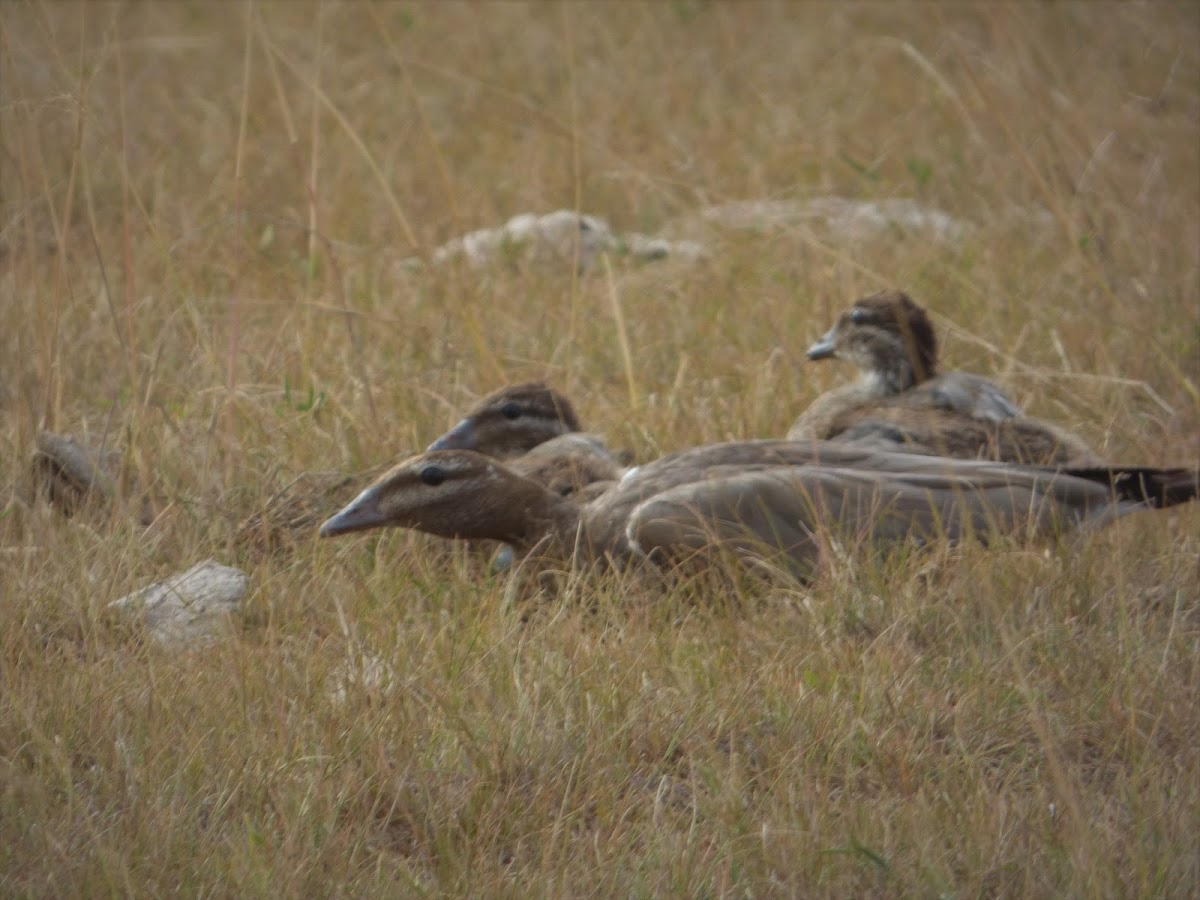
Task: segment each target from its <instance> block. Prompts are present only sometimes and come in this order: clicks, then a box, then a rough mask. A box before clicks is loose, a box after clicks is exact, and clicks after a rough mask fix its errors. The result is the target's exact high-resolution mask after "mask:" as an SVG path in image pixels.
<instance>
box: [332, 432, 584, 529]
mask: <svg viewBox="0 0 1200 900" xmlns="http://www.w3.org/2000/svg"><path fill="white" fill-rule="evenodd" d="M571 509H572V507H571V505H570V503H569V501H566V500H562V499H561V498H559V497H557V496H556V495H554V494H551V493H550V492H548V491H547V490H546V489H545V488H544V487H542V486H541V485H539V484H537V483H535V482H533V481H530V480H529V479H527V478H524V477H522V476H520V475H518V474H516V473H514V472H512V471H510V470H509V469H507V468H506V467H504V466H503V465H501V464H500V463H498V462H496V461H495V460H494V459H491V458H489V457H487V456H484V455H482V454H480V453H476V452H474V451H471V450H437V451H431V452H427V453H423V454H421V455H420V456H414V457H412V458H411V459H407V460H405V461H404V462H401V463H398V464H397V465H395V466H393V467H392V468H391V469H389V470H388V471H387V472H385V473H384V474H383V475H381V476H380V477H379V478H378V479H376V480H375V482H374V483H372V484H371V485H370V486H369V487H368V488H367V489H366V490H364V491H363V492H362V493H361V494H359V495H358V496H357V497H355V498H354V500H352V501H351V502H350V503H349V504H348V505H347V506H345V507H344V508H343V509H342V510H341V511H340V512H338V513H337V514H336V515H334V516H332V517H331V518H329V519H327V520H326V521H325V523H324V524H323V525H321V529H320V532H319V534H320V536H321V537H335V536H337V535H341V534H349V533H350V532H353V531H365V530H368V529H372V528H383V527H387V526H395V527H400V528H414V529H416V530H418V531H424V532H426V533H427V534H433V535H437V536H438V537H444V538H465V539H468V540H497V541H505V542H508V543H513V544H517V545H519V546H520V545H525V544H527V543H530V542H531V541H535V540H537V539H538V538H540V537H541V536H543V535H544V534H546V533H547V532H549V531H550V530H552V528H553V527H554V526H555V525H557V524H558V518H564V519H569V518H570V517H571V515H572V513H571ZM575 515H576V517H577V515H578V514H577V513H576V514H575ZM565 524H567V525H569V524H570V523H569V522H567V523H565Z"/></svg>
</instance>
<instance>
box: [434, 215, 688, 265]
mask: <svg viewBox="0 0 1200 900" xmlns="http://www.w3.org/2000/svg"><path fill="white" fill-rule="evenodd" d="M577 244H578V265H579V269H580V271H587V270H588V269H591V268H592V267H593V266H594V265H595V264H596V260H597V258H598V257H599V255H600V254H601V253H604V252H611V253H614V254H620V253H628V254H629V255H630V256H632V257H633V258H635V259H637V260H639V261H641V262H650V261H653V260H658V259H665V258H667V257H672V258H679V259H683V260H685V261H687V262H695V261H697V260H699V259H702V258H704V257H705V256H706V255H707V251H706V250H705V248H704V247H703V246H702V245H700V244H698V243H696V242H695V241H670V240H666V239H664V238H653V237H649V236H647V235H643V234H637V233H631V234H629V235H627V236H621V235H618V234H615V233H614V232H613V230H612V228H610V227H609V225H608V223H607V222H606V221H604V220H603V219H601V218H598V217H596V216H588V215H583V214H581V213H576V212H572V211H571V210H568V209H560V210H556V211H555V212H552V213H547V214H546V215H542V216H539V215H535V214H533V213H521V214H520V215H516V216H513V217H512V218H511V219H509V220H508V221H507V222H505V223H504V224H503V225H501V226H500V227H499V228H482V229H480V230H479V231H472V232H470V233H469V234H464V235H463V236H462V237H457V238H455V239H454V240H452V241H448V242H447V243H445V244H442V246H440V247H438V248H437V249H436V250H434V251H433V256H432V259H433V262H434V264H436V265H441V264H444V263H447V262H450V261H452V260H455V259H459V258H464V259H465V260H466V261H467V263H468V264H469V265H470V266H471V267H473V268H483V267H485V266H489V265H493V264H495V263H497V262H502V261H505V260H510V259H521V260H522V261H525V262H528V263H531V264H533V265H535V266H541V267H547V266H550V267H555V268H561V267H563V266H569V265H571V264H572V263H573V262H576V252H577V251H576V245H577Z"/></svg>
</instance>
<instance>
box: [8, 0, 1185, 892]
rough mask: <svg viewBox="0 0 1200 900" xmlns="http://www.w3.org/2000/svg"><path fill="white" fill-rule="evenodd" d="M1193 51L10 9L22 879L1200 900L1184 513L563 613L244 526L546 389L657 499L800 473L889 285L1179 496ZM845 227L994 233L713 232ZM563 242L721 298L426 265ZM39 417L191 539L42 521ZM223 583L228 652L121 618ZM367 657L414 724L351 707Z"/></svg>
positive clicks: (838, 32) (703, 23)
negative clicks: (641, 236) (177, 642)
mask: <svg viewBox="0 0 1200 900" xmlns="http://www.w3.org/2000/svg"><path fill="white" fill-rule="evenodd" d="M1198 48H1200V8H1198V7H1197V6H1196V5H1193V4H1189V5H1184V4H1180V5H1166V4H1122V5H1111V6H1110V5H1102V4H1092V3H1088V4H1079V5H1069V4H1054V5H1045V6H1043V5H1038V6H1033V5H1018V6H1005V5H1002V4H981V5H978V6H974V7H972V6H956V7H938V6H913V5H903V4H899V3H887V4H882V5H878V6H850V5H846V4H838V5H836V6H835V5H833V4H829V5H824V4H818V3H806V4H799V3H797V4H787V3H782V4H762V5H759V4H753V5H749V4H739V5H736V6H735V5H732V4H730V5H722V4H710V3H704V2H699V0H676V2H673V3H662V4H654V5H640V4H633V3H628V4H594V5H582V4H565V5H563V4H557V5H556V4H550V3H544V4H543V3H534V4H501V3H488V4H477V5H466V4H464V5H456V4H450V3H437V4H429V5H424V4H412V3H406V4H375V5H373V6H369V5H365V4H363V5H360V4H353V3H332V2H331V3H326V4H325V5H324V6H313V5H304V4H301V3H288V4H281V5H272V4H254V5H245V4H240V3H233V2H228V3H208V4H205V3H199V2H194V3H184V2H180V3H120V4H115V5H104V4H99V3H85V4H81V5H72V4H68V3H49V2H40V3H16V2H12V3H5V4H4V5H3V6H0V129H2V130H0V150H2V157H0V229H2V231H0V376H2V377H0V598H2V602H0V893H3V894H5V895H41V896H45V895H59V896H76V895H83V896H89V895H113V894H125V893H145V894H150V895H163V894H168V893H171V892H174V891H177V890H181V891H182V892H184V893H186V894H208V895H218V896H247V895H250V896H253V895H259V896H320V895H326V894H333V893H353V894H359V895H377V896H396V895H416V894H425V893H429V894H434V895H451V896H463V895H507V896H529V895H535V896H577V895H599V896H634V895H637V896H648V895H657V896H661V895H701V896H718V895H720V896H725V895H736V896H749V895H753V896H788V895H793V896H836V897H845V896H853V895H864V894H871V895H877V896H935V895H944V896H955V897H973V896H1009V897H1012V896H1081V897H1082V896H1087V897H1117V896H1126V897H1132V896H1138V897H1152V896H1162V897H1181V896H1186V895H1189V894H1193V895H1194V894H1195V893H1196V892H1197V890H1198V889H1200V888H1198V885H1200V852H1198V849H1197V848H1198V847H1200V824H1198V823H1200V700H1198V698H1200V598H1198V593H1200V590H1198V588H1197V584H1198V581H1200V572H1198V569H1200V511H1198V510H1197V509H1183V510H1179V511H1172V512H1170V513H1162V514H1154V515H1143V516H1137V517H1133V518H1131V519H1127V520H1125V521H1123V522H1122V523H1120V526H1119V527H1116V528H1113V529H1110V530H1109V531H1107V532H1105V533H1102V534H1100V535H1097V536H1095V537H1093V538H1089V539H1088V540H1086V541H1078V542H1066V543H1063V544H1061V545H1054V546H1040V545H1039V546H1036V547H1032V548H1029V547H1025V548H1022V547H1019V546H1016V545H1013V546H1011V547H1007V548H999V549H997V550H994V551H989V552H985V551H982V550H980V549H979V548H973V547H965V548H960V549H948V548H941V549H939V550H935V551H933V552H932V553H928V554H924V555H921V556H917V557H911V558H892V559H889V560H884V561H874V562H872V561H869V560H849V561H843V562H842V563H841V564H840V565H838V566H836V567H835V569H834V570H833V571H830V572H828V573H826V574H825V575H824V576H823V577H822V578H821V579H820V580H819V581H818V583H816V584H814V585H811V586H808V587H800V586H795V585H793V586H787V585H784V586H775V587H772V588H770V589H766V588H763V587H762V586H761V585H746V586H744V587H743V588H742V589H740V590H738V591H722V592H716V591H708V592H706V591H704V590H695V589H693V590H681V591H679V592H677V593H673V594H670V595H667V596H662V595H649V594H647V593H646V592H644V591H638V590H636V589H634V588H631V587H629V586H628V585H624V584H621V583H619V582H617V583H611V584H604V585H601V586H599V587H597V588H593V587H588V586H583V587H582V588H581V590H580V591H579V592H578V594H577V595H575V596H571V597H566V598H561V599H558V600H542V601H540V602H529V601H522V600H518V599H515V598H514V597H513V596H511V592H510V591H508V590H507V586H506V584H505V582H504V581H503V580H502V579H489V578H486V577H480V576H479V575H478V573H477V568H478V567H477V566H476V564H475V563H474V562H473V560H471V559H470V558H468V557H466V556H465V555H463V554H460V553H446V552H444V551H442V550H440V549H438V548H436V547H435V546H434V542H432V541H429V540H424V539H420V538H416V537H413V536H411V535H406V534H401V533H388V534H381V535H375V536H364V537H359V538H355V539H347V540H342V541H336V542H323V543H318V542H316V541H315V540H309V541H302V542H301V543H300V545H299V546H297V547H296V548H295V549H294V550H293V551H291V552H281V553H277V554H274V555H269V556H268V555H262V554H257V553H255V552H254V551H252V550H251V549H249V548H246V547H244V546H242V545H240V544H238V543H236V541H235V540H234V535H235V529H236V526H237V524H238V522H239V521H240V520H242V519H243V518H244V517H245V516H247V515H249V514H251V513H253V512H254V511H255V510H257V509H259V508H261V505H262V503H263V501H264V498H266V497H267V496H269V495H270V493H271V492H272V491H273V490H275V489H276V488H278V487H279V486H280V485H282V484H284V483H286V482H287V481H288V480H289V479H290V478H291V477H292V476H293V475H295V474H296V473H298V472H300V471H303V470H306V469H341V470H347V471H353V470H355V469H357V468H365V467H367V466H370V465H373V464H376V463H379V462H381V461H383V460H386V459H388V458H391V457H395V456H397V455H400V454H402V453H404V452H405V451H406V450H408V449H411V448H414V447H420V446H423V445H424V444H426V443H427V442H428V441H429V440H430V439H431V438H432V437H433V436H435V435H436V434H437V433H439V432H440V431H442V430H443V429H444V428H445V427H446V426H447V425H449V424H450V423H451V422H452V421H453V420H454V419H455V417H456V414H457V413H458V412H459V411H460V410H461V409H462V407H464V406H465V405H468V404H470V403H471V402H472V401H473V400H474V399H475V398H476V397H478V396H479V394H481V393H482V392H485V391H487V390H490V389H492V388H493V387H495V386H496V385H497V384H499V383H503V382H507V381H513V380H518V379H524V378H528V377H542V378H546V379H549V380H551V381H552V382H553V383H555V384H556V385H558V386H559V387H561V388H563V389H564V390H566V391H567V392H568V393H569V394H570V395H571V396H572V397H573V398H575V400H576V402H577V403H578V405H579V407H580V410H581V412H582V414H583V415H584V417H585V421H586V423H587V424H588V425H589V426H591V427H592V428H594V429H595V430H597V431H600V432H603V433H605V434H607V436H608V437H609V439H610V440H611V442H612V443H614V444H616V445H618V446H627V447H629V448H631V449H632V450H633V451H634V452H635V453H636V454H637V456H638V457H639V458H642V459H645V458H650V457H652V456H653V455H654V454H655V453H656V452H658V451H660V450H663V449H670V448H675V447H680V446H685V445H689V444H694V443H697V442H703V441H713V440H719V439H725V438H741V437H754V436H769V435H779V434H782V433H783V432H784V431H785V430H786V428H787V426H788V424H789V423H790V421H791V420H792V418H793V417H794V416H795V414H796V413H797V412H798V411H799V410H800V409H801V408H803V406H804V404H806V403H807V402H808V401H809V400H811V398H812V397H814V396H815V395H816V394H817V393H818V392H819V391H821V390H823V389H825V388H827V387H829V386H832V385H833V384H835V383H838V382H840V381H841V380H842V379H843V378H845V377H846V375H847V373H846V372H845V371H843V370H842V369H840V368H839V367H837V366H835V365H831V364H825V365H824V366H822V367H816V366H805V365H804V364H803V361H802V357H803V348H804V347H805V346H806V345H807V343H808V342H809V341H811V340H812V339H813V338H815V337H816V336H817V335H818V334H819V333H820V332H822V331H823V330H824V328H825V327H826V326H827V324H828V323H829V322H830V321H831V319H832V315H833V314H834V313H835V312H836V311H838V310H839V309H841V308H842V307H843V306H844V305H846V304H847V303H848V301H849V300H850V299H851V298H853V297H854V296H856V295H858V294H861V293H865V292H868V291H872V290H876V289H878V288H880V287H883V286H889V285H895V286H902V287H905V288H907V289H909V290H910V291H911V292H912V293H913V294H914V295H915V296H917V297H918V298H919V299H920V300H921V301H923V302H925V303H926V304H928V305H929V306H930V307H931V308H932V309H933V310H934V311H935V312H936V313H937V316H938V318H937V322H938V325H939V327H940V328H941V330H942V333H943V335H944V337H945V340H944V343H945V355H946V357H947V360H948V362H949V363H950V364H951V365H952V366H955V367H961V368H968V369H971V370H974V371H978V372H981V373H985V374H989V375H993V376H995V377H997V378H998V379H1000V380H1001V381H1002V382H1003V383H1004V384H1005V385H1006V386H1007V387H1009V388H1010V389H1011V392H1012V394H1013V396H1014V398H1015V399H1017V400H1018V401H1019V402H1021V403H1023V404H1025V405H1026V406H1027V407H1028V408H1029V409H1030V410H1031V411H1033V412H1035V413H1037V414H1039V415H1043V416H1046V417H1049V418H1053V419H1055V420H1056V421H1059V422H1062V423H1063V424H1066V425H1068V426H1069V427H1072V428H1075V429H1077V430H1078V431H1079V432H1080V433H1082V434H1083V435H1084V436H1086V438H1087V439H1089V440H1090V441H1092V442H1093V443H1094V444H1095V445H1096V446H1097V447H1098V448H1099V449H1100V450H1101V451H1102V452H1103V453H1104V454H1106V455H1107V456H1109V457H1110V458H1112V459H1115V460H1121V461H1127V462H1139V463H1148V464H1171V463H1175V464H1179V463H1187V462H1190V463H1192V464H1195V463H1196V461H1197V458H1198V456H1200V451H1198V447H1197V439H1198V436H1200V395H1198V392H1197V385H1198V384H1200V358H1198V346H1200V282H1198V274H1197V273H1198V253H1200V149H1198V148H1200V49H1198ZM818 196H839V197H845V198H849V199H856V200H867V201H870V200H881V199H886V198H895V197H912V198H915V199H917V200H918V201H919V202H921V203H922V204H927V205H928V206H930V207H936V208H939V209H942V210H945V211H946V212H948V213H949V214H951V215H953V216H955V217H957V218H959V219H962V220H964V221H969V222H970V223H972V224H973V226H974V227H973V229H972V230H971V231H970V232H969V233H968V234H966V235H965V236H963V237H961V238H958V239H954V240H949V241H944V240H937V239H935V238H934V237H932V236H930V235H929V234H926V233H922V232H921V231H919V230H915V231H914V230H906V229H904V228H900V227H895V228H892V229H889V230H887V231H886V232H885V233H883V234H881V235H877V236H876V237H875V238H861V239H849V238H846V237H844V236H839V235H837V234H833V233H830V232H829V231H828V230H823V229H822V228H820V227H818V226H816V225H812V224H805V223H793V224H791V225H787V224H785V225H782V226H779V227H772V228H766V229H763V230H759V231H735V230H731V229H724V230H721V229H719V228H696V227H694V224H695V219H696V216H697V214H698V213H699V212H700V210H702V209H703V208H704V207H706V206H709V205H712V204H716V203H725V202H731V201H736V200H749V199H770V200H800V199H803V198H808V197H818ZM561 207H567V208H579V209H583V210H586V211H587V212H589V213H592V214H595V215H600V216H603V217H605V218H607V219H608V220H609V221H610V222H611V223H612V224H613V226H614V227H615V228H618V229H621V230H638V231H643V232H652V233H658V232H664V231H666V232H670V231H671V230H672V229H677V230H680V231H681V232H683V231H688V229H689V228H691V229H692V232H693V233H694V235H695V236H698V237H700V238H701V239H703V240H705V241H706V242H707V243H708V245H709V249H710V251H711V257H710V259H709V260H708V261H707V262H706V263H703V264H700V265H697V266H689V265H685V264H682V263H677V262H672V261H666V262H662V263H657V264H651V265H646V266H642V267H635V266H632V265H630V264H628V263H627V262H626V261H624V260H621V259H617V260H615V261H614V262H613V264H612V266H611V268H608V269H606V268H605V267H601V268H599V269H598V270H596V271H593V272H590V273H587V274H584V275H582V276H578V277H576V276H575V275H573V274H572V273H571V271H570V270H569V268H568V269H551V270H549V271H546V270H539V269H538V268H536V267H534V266H531V265H527V264H524V263H523V262H522V261H521V260H519V259H514V260H510V261H506V262H505V263H504V264H503V265H501V266H499V267H497V268H495V269H492V270H488V271H471V270H468V269H466V268H462V267H449V268H446V269H439V270H437V271H423V270H419V269H417V270H413V269H405V268H403V267H398V266H397V265H396V262H397V260H399V259H402V258H404V257H410V256H418V257H420V256H423V255H427V254H428V253H429V251H430V250H431V249H432V248H433V247H435V246H437V245H438V244H440V243H442V242H444V241H446V240H448V239H450V238H451V237H453V236H455V235H457V234H460V233H462V232H464V231H466V230H469V229H472V228H478V227H484V226H490V225H496V224H499V223H500V222H502V221H503V220H505V219H506V218H508V217H509V216H511V215H513V214H515V213H518V212H525V211H535V212H545V211H549V210H552V209H556V208H561ZM689 221H691V222H692V223H693V225H692V226H687V225H686V223H687V222H689ZM680 223H685V224H684V225H681V224H680ZM616 309H620V310H621V311H622V312H623V314H624V321H625V324H626V332H627V340H628V345H629V350H630V352H629V354H628V357H626V356H625V355H624V354H623V352H622V348H621V340H620V333H619V329H618V327H617V324H616V321H617V318H616V316H615V315H614V310H616ZM39 428H49V429H52V430H58V431H68V432H74V433H77V434H81V435H86V436H88V437H89V438H90V439H92V440H94V441H95V442H97V443H100V442H104V443H107V444H109V445H112V446H117V447H120V448H121V449H122V450H124V451H125V453H126V458H127V460H128V461H129V467H130V471H131V474H132V475H134V476H136V477H137V478H139V479H140V480H141V481H142V482H143V483H144V484H146V485H148V486H149V488H150V490H151V492H152V493H153V494H154V495H155V497H156V502H158V504H159V508H160V510H161V514H160V516H159V519H158V521H156V522H155V524H154V525H153V526H152V527H151V528H150V529H149V530H143V529H141V528H140V527H137V526H135V525H132V524H130V523H129V522H127V521H126V520H124V519H122V518H121V517H120V516H115V515H114V516H109V517H106V516H103V515H99V516H98V515H91V516H87V515H82V516H76V517H74V518H72V519H67V518H64V517H62V516H61V515H59V514H58V513H57V512H56V511H54V510H52V509H50V508H48V506H47V505H46V504H45V503H44V502H42V501H35V500H33V499H32V498H31V497H30V495H29V492H28V491H29V488H28V482H29V458H30V453H31V450H32V446H33V440H34V437H35V435H36V433H37V431H38V429H39ZM206 557H216V558H218V559H220V560H222V561H223V562H227V563H230V564H233V565H238V566H241V567H242V568H244V569H246V570H247V571H248V572H250V573H251V592H250V595H249V597H248V603H247V609H246V612H245V614H244V616H243V618H242V619H241V620H239V621H238V622H237V623H236V628H235V632H234V634H233V635H232V636H231V637H230V638H229V639H227V640H223V641H221V642H218V643H216V644H215V645H213V646H211V647H209V648H207V649H205V650H204V651H202V652H192V653H183V654H179V653H176V652H173V651H168V650H164V649H162V648H160V647H158V646H156V645H154V644H153V643H152V642H150V641H148V640H147V639H146V638H145V636H144V635H143V634H142V633H141V632H140V631H139V630H138V629H137V628H136V627H133V626H131V625H130V624H128V623H126V622H123V621H120V620H119V619H117V618H115V617H114V616H113V615H112V614H111V613H109V612H107V611H106V609H105V606H106V604H107V602H108V601H110V600H112V599H114V598H116V597H119V596H121V595H122V594H125V593H126V592H128V591H130V590H132V589H134V588H136V587H138V586H141V585H143V584H145V583H147V582H149V581H152V580H155V579H157V578H159V577H162V576H165V575H167V574H170V573H172V572H176V571H180V570H182V569H185V568H187V567H189V566H190V565H192V564H194V563H195V562H197V561H199V560H202V559H204V558H206ZM363 654H366V655H368V656H370V657H374V658H378V659H379V660H382V661H383V663H385V664H386V665H387V666H390V667H391V671H392V680H391V682H390V684H389V683H388V682H387V681H386V679H385V680H384V681H383V682H382V683H376V684H375V685H374V686H370V685H367V686H364V685H363V684H361V683H359V684H350V685H349V686H348V689H345V690H343V692H342V694H341V695H340V699H339V695H338V694H337V688H338V686H339V681H340V679H339V676H338V674H337V673H338V672H339V671H340V670H341V667H342V666H344V664H345V661H346V660H347V659H348V658H354V659H357V658H361V657H362V655H363ZM343 687H344V688H345V687H347V686H345V685H343Z"/></svg>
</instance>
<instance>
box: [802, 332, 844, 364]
mask: <svg viewBox="0 0 1200 900" xmlns="http://www.w3.org/2000/svg"><path fill="white" fill-rule="evenodd" d="M835 352H836V345H835V344H834V342H833V331H832V330H831V331H829V332H827V333H826V334H825V337H823V338H821V339H820V340H819V341H817V342H816V343H815V344H813V345H812V346H811V347H809V348H808V352H807V353H806V354H805V355H806V356H807V357H808V358H809V359H829V357H831V356H833V355H834V354H835Z"/></svg>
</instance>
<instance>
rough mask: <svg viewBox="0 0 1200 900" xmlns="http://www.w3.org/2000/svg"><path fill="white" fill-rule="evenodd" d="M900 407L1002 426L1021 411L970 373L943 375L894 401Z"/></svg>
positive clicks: (1000, 392) (927, 381)
mask: <svg viewBox="0 0 1200 900" xmlns="http://www.w3.org/2000/svg"><path fill="white" fill-rule="evenodd" d="M891 403H893V404H895V405H899V406H932V407H935V408H937V409H944V410H949V411H951V412H955V413H961V414H963V415H966V416H970V417H971V418H974V419H982V420H984V421H986V422H1002V421H1004V420H1005V419H1011V418H1013V417H1014V416H1019V415H1021V410H1020V409H1019V408H1018V407H1017V406H1016V404H1014V403H1013V402H1012V401H1011V400H1009V399H1008V397H1007V396H1006V395H1005V393H1004V392H1003V391H1002V390H1000V388H999V387H998V386H997V385H995V384H993V383H992V382H991V381H988V380H987V379H986V378H983V377H981V376H979V375H972V374H971V373H970V372H943V373H942V374H940V375H935V376H934V377H932V378H930V379H927V380H926V381H923V382H921V383H920V384H918V385H916V386H915V387H913V388H910V389H909V390H907V391H904V392H903V393H900V394H897V395H896V396H895V397H893V398H891Z"/></svg>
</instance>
